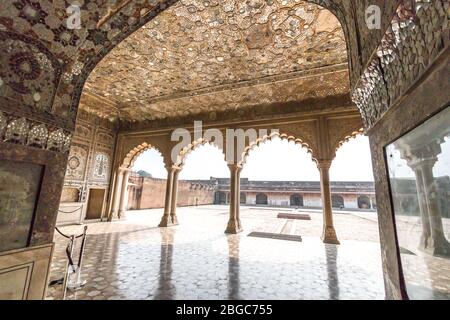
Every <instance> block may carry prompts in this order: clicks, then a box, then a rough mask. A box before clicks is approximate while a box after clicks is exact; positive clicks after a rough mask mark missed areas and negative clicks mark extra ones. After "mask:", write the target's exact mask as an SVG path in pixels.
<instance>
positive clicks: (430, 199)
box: [421, 159, 450, 256]
mask: <svg viewBox="0 0 450 320" xmlns="http://www.w3.org/2000/svg"><path fill="white" fill-rule="evenodd" d="M436 160H437V159H436ZM434 163H435V161H423V162H422V166H421V172H422V180H423V186H424V191H425V199H426V203H427V209H428V219H429V225H430V230H431V243H430V244H429V248H428V250H427V251H430V253H432V254H434V255H442V256H449V255H450V243H449V242H448V241H447V239H446V238H445V234H444V228H443V225H442V216H441V212H440V209H439V203H438V201H439V199H438V193H437V190H436V183H435V180H434V176H433V166H434Z"/></svg>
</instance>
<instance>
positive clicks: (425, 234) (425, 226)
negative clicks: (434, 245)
mask: <svg viewBox="0 0 450 320" xmlns="http://www.w3.org/2000/svg"><path fill="white" fill-rule="evenodd" d="M414 173H415V176H416V187H417V197H418V202H419V210H420V219H421V222H422V235H421V237H420V244H419V248H420V249H422V250H426V249H427V248H428V247H429V245H430V243H429V241H430V237H431V229H430V221H429V218H428V206H427V199H426V195H425V190H424V182H423V178H422V171H421V170H420V168H415V169H414Z"/></svg>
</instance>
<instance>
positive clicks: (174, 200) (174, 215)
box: [170, 169, 180, 224]
mask: <svg viewBox="0 0 450 320" xmlns="http://www.w3.org/2000/svg"><path fill="white" fill-rule="evenodd" d="M179 174H180V169H175V171H174V173H173V181H172V199H171V204H170V218H171V220H172V224H178V218H177V199H178V175H179Z"/></svg>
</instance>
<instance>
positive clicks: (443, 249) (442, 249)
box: [419, 237, 450, 258]
mask: <svg viewBox="0 0 450 320" xmlns="http://www.w3.org/2000/svg"><path fill="white" fill-rule="evenodd" d="M426 245H427V246H426V247H425V246H423V245H421V246H420V247H419V248H420V250H421V251H423V252H425V253H427V254H429V255H432V256H440V257H446V258H448V257H450V243H449V242H448V241H447V239H445V238H439V240H437V241H436V240H435V239H433V238H431V237H430V238H429V239H428V241H427V243H426Z"/></svg>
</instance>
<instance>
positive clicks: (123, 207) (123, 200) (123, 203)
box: [119, 169, 131, 219]
mask: <svg viewBox="0 0 450 320" xmlns="http://www.w3.org/2000/svg"><path fill="white" fill-rule="evenodd" d="M130 172H131V171H130V170H129V169H125V170H123V177H122V188H121V190H120V204H119V219H122V218H125V213H126V211H127V204H128V180H129V179H130Z"/></svg>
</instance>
